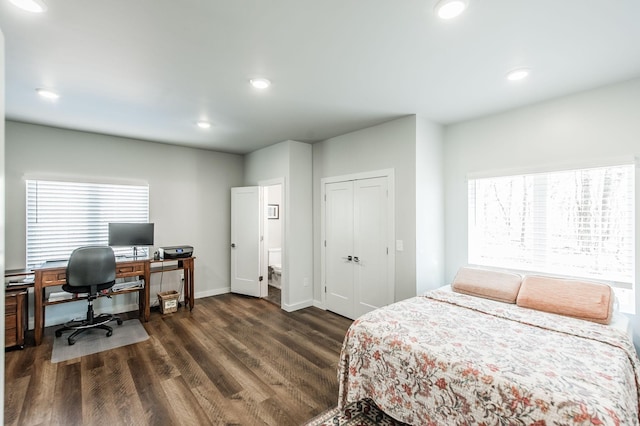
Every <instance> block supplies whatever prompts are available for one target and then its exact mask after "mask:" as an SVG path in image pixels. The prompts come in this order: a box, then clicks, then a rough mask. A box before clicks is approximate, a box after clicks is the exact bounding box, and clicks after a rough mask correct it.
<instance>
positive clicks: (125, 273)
mask: <svg viewBox="0 0 640 426" xmlns="http://www.w3.org/2000/svg"><path fill="white" fill-rule="evenodd" d="M116 275H117V276H118V277H133V276H138V275H144V263H133V264H128V265H116Z"/></svg>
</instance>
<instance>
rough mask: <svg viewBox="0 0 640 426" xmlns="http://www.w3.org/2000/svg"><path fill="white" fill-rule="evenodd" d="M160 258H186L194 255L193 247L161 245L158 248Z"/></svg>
mask: <svg viewBox="0 0 640 426" xmlns="http://www.w3.org/2000/svg"><path fill="white" fill-rule="evenodd" d="M158 255H159V256H160V259H163V260H168V259H184V258H186V257H191V256H193V247H191V246H172V247H160V248H159V249H158Z"/></svg>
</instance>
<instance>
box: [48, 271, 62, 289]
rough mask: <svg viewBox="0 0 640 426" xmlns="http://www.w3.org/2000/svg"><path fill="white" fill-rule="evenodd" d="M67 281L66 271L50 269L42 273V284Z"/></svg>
mask: <svg viewBox="0 0 640 426" xmlns="http://www.w3.org/2000/svg"><path fill="white" fill-rule="evenodd" d="M66 283H67V272H66V271H51V272H43V273H42V285H43V286H49V285H62V284H66Z"/></svg>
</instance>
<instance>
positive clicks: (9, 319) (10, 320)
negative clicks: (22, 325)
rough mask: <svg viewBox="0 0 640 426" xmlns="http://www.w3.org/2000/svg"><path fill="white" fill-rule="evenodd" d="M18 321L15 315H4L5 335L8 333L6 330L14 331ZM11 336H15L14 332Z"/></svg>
mask: <svg viewBox="0 0 640 426" xmlns="http://www.w3.org/2000/svg"><path fill="white" fill-rule="evenodd" d="M17 319H18V317H17V316H16V314H15V313H13V314H5V316H4V329H5V333H7V334H8V333H9V332H8V331H7V330H9V329H15V328H16V324H17V323H16V320H17ZM13 334H15V331H14V332H13Z"/></svg>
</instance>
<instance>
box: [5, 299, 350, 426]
mask: <svg viewBox="0 0 640 426" xmlns="http://www.w3.org/2000/svg"><path fill="white" fill-rule="evenodd" d="M351 322H352V321H351V320H349V319H347V318H344V317H341V316H338V315H335V314H332V313H330V312H325V311H322V310H321V309H317V308H306V309H303V310H300V311H297V312H293V313H287V312H285V311H282V310H280V309H279V308H278V307H277V306H276V305H274V304H272V303H269V302H267V301H265V300H259V299H253V298H248V297H243V296H237V295H232V294H225V295H222V296H216V297H209V298H204V299H198V300H196V304H195V308H194V310H193V311H192V312H189V311H187V310H185V309H184V308H182V309H180V310H179V311H178V312H176V313H174V314H170V315H165V316H162V315H161V314H160V313H158V312H152V314H151V320H150V321H149V322H148V323H143V324H144V327H145V329H146V330H147V332H148V333H149V336H150V338H149V339H148V340H146V341H144V342H142V343H138V344H135V345H130V346H126V347H122V348H117V349H113V350H109V351H105V352H101V353H98V354H94V355H89V356H85V357H82V358H76V359H73V360H69V361H66V362H61V363H57V364H52V363H51V362H50V359H51V349H52V345H53V339H54V338H55V337H54V335H53V332H54V330H55V327H50V328H47V329H46V330H45V338H44V339H43V343H42V345H40V346H38V347H34V346H32V345H31V346H28V347H26V348H25V349H24V350H22V351H19V350H18V351H10V352H7V353H6V354H5V401H4V403H5V408H4V409H5V412H4V416H5V424H9V425H209V424H212V425H260V424H267V425H300V424H304V423H305V422H306V421H307V420H309V419H311V418H312V417H314V416H315V415H317V414H319V413H321V412H322V411H325V410H327V409H329V408H332V407H334V406H335V405H336V404H337V399H338V384H337V364H338V358H339V353H340V347H341V345H342V340H343V337H344V334H345V332H346V330H347V328H348V327H349V325H350V324H351ZM116 332H117V329H116V330H114V333H116ZM105 338H106V337H105Z"/></svg>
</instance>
